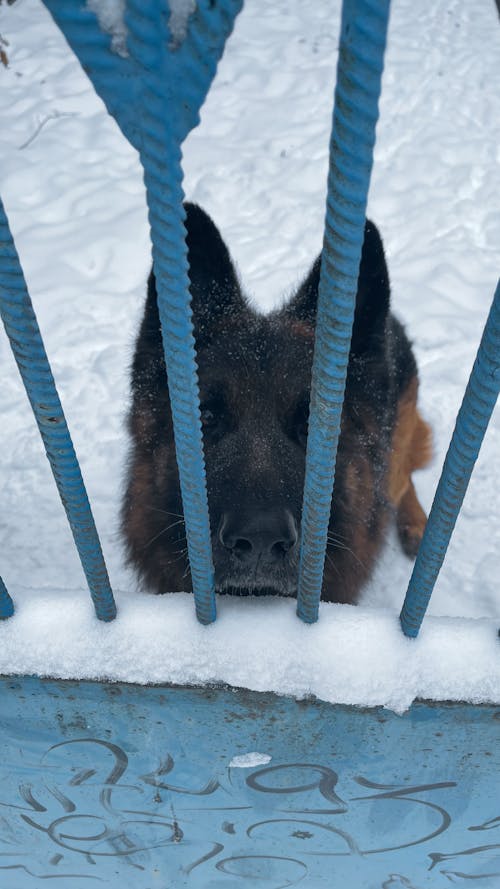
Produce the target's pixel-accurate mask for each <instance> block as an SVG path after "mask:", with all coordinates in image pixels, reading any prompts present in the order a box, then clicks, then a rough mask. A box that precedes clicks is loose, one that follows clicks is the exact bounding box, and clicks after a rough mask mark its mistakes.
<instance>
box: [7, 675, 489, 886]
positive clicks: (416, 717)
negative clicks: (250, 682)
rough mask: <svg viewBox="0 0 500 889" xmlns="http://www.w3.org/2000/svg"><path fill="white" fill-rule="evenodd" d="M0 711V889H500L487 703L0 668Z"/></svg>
mask: <svg viewBox="0 0 500 889" xmlns="http://www.w3.org/2000/svg"><path fill="white" fill-rule="evenodd" d="M0 714H1V715H0V886H2V889H41V887H56V886H57V887H61V886H62V887H64V889H84V887H88V886H91V885H93V884H95V885H96V886H106V887H113V889H115V887H116V889H118V887H120V889H128V887H130V889H157V887H158V889H171V887H193V889H198V887H204V889H206V887H210V889H224V887H226V889H227V887H229V889H235V887H242V889H251V887H252V889H255V887H264V889H280V887H286V886H295V885H299V884H300V885H301V886H303V887H307V889H316V887H318V889H319V887H323V886H324V887H328V889H351V887H352V889H424V887H436V889H441V887H442V889H449V887H450V885H455V883H458V884H459V885H464V886H474V887H482V889H498V887H499V886H500V841H499V838H498V834H499V831H500V821H499V815H500V812H499V801H500V768H499V766H500V762H499V760H500V750H499V745H498V738H499V734H500V709H499V708H493V707H487V706H477V707H470V706H465V705H464V706H461V705H449V706H443V705H439V706H427V705H425V704H416V705H414V706H413V707H412V709H411V710H410V711H409V712H408V713H407V714H405V715H404V716H402V717H399V716H395V715H394V714H392V713H390V712H388V711H384V710H382V709H378V710H366V711H364V710H358V709H354V708H348V707H340V706H332V705H327V704H322V703H319V702H302V703H301V702H296V701H294V700H291V699H288V698H277V697H274V696H272V695H264V694H258V693H254V692H244V691H234V690H227V689H212V690H211V689H205V690H203V689H186V688H183V689H181V688H159V687H157V688H141V687H134V686H125V685H109V684H92V683H85V682H80V683H76V682H75V683H71V682H57V681H43V680H40V679H4V680H1V681H0ZM248 753H258V754H261V757H260V760H261V761H260V763H257V764H255V765H253V766H249V767H246V768H244V767H243V768H242V767H238V765H237V764H236V765H235V764H234V758H235V757H238V756H239V757H241V756H244V755H245V754H248ZM268 757H270V759H269V760H268V761H266V760H267V758H268ZM237 762H238V761H237V760H236V763H237ZM231 763H233V764H231Z"/></svg>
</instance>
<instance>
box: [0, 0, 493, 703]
mask: <svg viewBox="0 0 500 889" xmlns="http://www.w3.org/2000/svg"><path fill="white" fill-rule="evenodd" d="M93 3H94V0H90V3H89V5H91V4H93ZM100 5H101V6H102V12H103V14H104V10H105V7H106V9H107V11H108V13H109V10H110V9H111V6H112V5H114V4H111V3H110V4H109V6H108V3H106V4H105V6H104V5H102V4H100ZM182 6H183V8H184V10H186V9H187V7H188V6H189V3H187V4H182ZM339 10H340V2H339V0H321V2H318V3H315V4H300V3H289V0H276V2H274V3H272V4H269V3H267V2H265V0H247V3H246V6H245V9H244V11H243V12H242V14H241V15H240V16H239V18H238V20H237V23H236V28H235V31H234V34H233V35H232V36H231V38H230V40H229V42H228V46H227V49H226V53H225V56H224V59H223V60H222V62H221V64H220V66H219V70H218V73H217V77H216V81H215V83H214V85H213V88H212V90H211V91H210V93H209V96H208V99H207V102H206V104H205V106H204V108H203V110H202V115H201V118H202V120H201V125H200V126H199V127H198V128H197V129H196V130H195V131H194V132H193V133H192V134H191V135H190V136H189V138H188V139H187V141H186V143H185V145H184V151H183V154H184V169H185V190H186V194H187V196H188V197H189V198H190V199H192V200H195V201H197V202H198V203H200V204H201V205H202V206H204V207H205V208H206V209H207V211H208V212H209V213H210V214H211V215H212V216H213V217H214V219H215V220H216V222H217V224H218V225H219V226H220V228H221V231H222V232H223V235H224V237H225V238H226V240H227V242H228V243H229V246H230V248H231V251H232V253H233V255H234V257H235V259H236V261H237V264H238V266H239V270H240V273H241V277H242V279H243V282H244V284H245V285H246V287H247V289H248V290H249V291H250V293H251V294H253V297H254V298H255V300H256V302H258V304H259V305H260V306H262V307H263V308H265V309H266V308H270V307H271V306H273V305H276V303H277V302H279V301H280V300H281V299H282V298H283V294H284V293H285V294H286V293H289V292H290V291H291V290H292V288H293V287H294V285H295V284H296V283H297V282H298V281H299V279H300V277H301V275H303V274H304V272H305V270H306V268H307V267H308V266H309V265H310V263H311V261H312V259H313V258H314V256H315V253H316V252H317V250H318V249H319V247H320V244H321V233H322V219H323V214H324V203H325V192H326V171H327V161H328V140H329V132H330V123H331V101H332V94H333V83H334V76H335V65H336V56H337V40H338V24H339ZM171 11H172V12H173V11H174V10H173V7H172V6H171ZM188 15H189V12H188ZM112 24H113V23H112V22H110V21H109V20H108V23H107V25H105V24H103V27H109V28H111V26H112ZM497 28H498V22H497V17H496V11H495V6H494V4H493V3H492V2H491V0H477V2H476V3H474V4H473V5H472V6H467V5H465V4H461V3H459V2H458V0H436V3H434V4H431V5H427V6H426V7H425V9H424V8H423V7H422V6H421V5H420V4H415V3H413V2H412V0H394V2H393V4H392V13H391V23H390V29H389V46H388V52H387V58H386V69H385V73H384V82H383V91H382V100H381V118H380V122H379V125H378V130H377V145H376V149H375V166H374V172H373V178H372V185H371V190H370V198H369V214H371V215H372V217H373V218H374V220H375V221H376V222H377V224H378V225H379V227H380V229H381V231H382V234H383V237H384V242H385V245H386V252H387V255H388V262H389V270H390V273H391V279H392V287H393V306H394V308H395V311H396V313H397V314H398V315H399V317H401V318H402V319H403V320H404V321H405V323H407V325H408V329H409V331H410V334H411V336H412V338H413V340H414V346H415V351H416V355H417V358H418V362H419V367H420V376H421V409H422V412H423V414H424V416H425V417H426V419H428V420H429V421H430V423H431V424H432V426H433V429H434V433H435V456H434V460H433V462H432V465H431V466H430V467H429V468H427V469H426V470H424V471H423V472H421V473H418V474H417V477H416V486H417V489H418V494H419V497H420V499H421V501H422V503H423V504H424V506H425V507H426V508H427V509H428V508H429V506H430V503H431V501H432V496H433V492H434V490H435V486H436V483H437V480H438V478H439V473H440V469H441V465H442V461H443V459H444V455H445V452H446V448H447V444H448V441H449V438H450V435H451V432H452V429H453V425H454V421H455V416H456V412H457V410H458V407H459V405H460V401H461V398H462V395H463V391H464V388H465V384H466V382H467V378H468V375H469V372H470V369H471V367H472V363H473V360H474V356H475V352H476V348H477V344H478V342H479V339H480V335H481V331H482V328H483V325H484V322H485V319H486V316H487V313H488V310H489V306H490V303H491V299H492V295H493V292H494V289H495V285H496V280H497V277H498V231H499V229H500V211H499V207H498V197H497V190H496V189H495V188H494V183H496V182H497V179H498V160H499V153H498V145H500V96H499V92H498V89H497V84H498V71H499V70H500V46H499V45H498V40H497V33H498V32H497ZM0 34H1V35H2V37H3V38H4V39H6V40H8V47H7V51H8V57H9V67H8V68H4V67H3V66H0V78H1V84H2V88H1V89H0V119H1V120H2V121H3V122H4V124H3V126H2V128H1V129H0V192H1V194H2V197H3V200H4V202H5V207H6V210H7V213H8V216H9V220H10V223H11V227H12V230H13V232H14V235H15V238H16V243H17V246H18V249H19V253H20V255H21V259H22V262H23V267H24V270H25V275H26V278H27V281H28V286H29V288H30V292H31V295H32V298H33V303H34V306H35V309H36V312H37V315H38V318H39V321H40V326H41V329H42V333H43V336H44V339H45V343H46V347H47V351H48V354H49V356H50V358H51V363H52V368H53V371H54V375H55V378H56V382H57V385H58V388H59V392H60V395H61V400H62V402H63V405H64V409H65V411H66V415H67V419H68V423H69V426H70V429H71V433H72V437H73V440H74V443H75V446H76V450H77V453H78V455H79V458H80V461H81V465H82V471H83V474H84V477H85V481H86V484H87V489H88V493H89V497H90V500H91V503H92V506H93V510H94V515H95V518H96V523H97V526H98V529H99V533H100V536H101V540H102V544H103V550H104V553H105V557H106V562H107V565H108V569H109V573H110V578H111V582H112V586H113V589H114V591H115V594H116V598H117V602H118V608H119V617H118V619H117V621H116V622H115V623H114V624H113V625H110V626H102V625H100V624H99V623H98V622H97V621H96V620H95V618H94V616H93V614H92V608H91V604H90V600H89V597H88V593H86V591H85V584H84V579H83V576H82V572H81V567H80V565H79V561H78V556H77V554H76V552H75V549H74V546H73V542H72V538H71V534H70V531H69V529H68V526H67V523H66V519H65V515H64V512H63V510H62V507H61V505H60V503H59V501H58V497H57V492H56V489H55V486H54V482H53V479H52V476H51V473H50V469H49V467H48V464H47V461H46V459H45V456H44V453H43V447H42V445H41V442H40V440H39V436H38V432H37V430H36V427H35V424H34V421H33V418H32V415H31V413H30V409H29V406H28V403H27V399H26V396H25V393H24V390H23V388H22V385H21V383H20V380H19V376H18V373H17V369H16V367H15V364H14V361H13V358H12V355H11V353H10V348H9V346H8V344H7V341H6V339H5V337H4V336H3V332H2V333H1V335H0V363H1V366H2V386H1V388H0V414H1V417H2V424H1V431H0V503H1V504H2V510H1V514H0V539H1V540H2V562H1V566H0V570H1V572H2V576H3V577H4V580H5V582H6V584H7V587H8V589H9V591H10V592H11V594H12V595H13V597H14V599H15V602H16V606H17V613H16V615H15V617H14V618H13V619H12V620H10V621H8V622H5V624H4V625H2V626H1V627H0V635H1V637H2V640H1V642H0V672H13V673H31V672H36V673H40V674H43V675H55V676H61V677H65V676H66V677H69V676H86V677H89V678H99V677H100V678H102V677H108V678H110V679H124V680H125V679H127V680H130V681H137V682H193V683H196V684H199V683H204V682H228V683H231V684H233V685H237V686H245V687H248V688H258V689H260V690H263V689H267V690H274V691H278V692H281V693H287V694H295V695H297V696H303V695H308V694H315V695H318V697H321V698H324V699H325V700H332V701H335V700H337V701H342V702H349V703H354V704H360V705H361V704H363V705H368V704H385V705H386V706H389V707H393V708H394V709H396V710H398V712H399V711H401V710H402V709H404V707H406V706H408V705H409V703H411V700H413V698H414V697H415V696H423V697H429V698H435V699H438V698H445V699H467V700H471V701H480V700H490V701H493V700H495V701H500V676H499V673H498V669H499V668H498V662H499V657H498V640H497V639H496V628H497V626H498V620H499V618H500V596H499V591H498V577H499V575H500V557H499V552H500V498H499V495H498V492H499V490H500V460H499V454H500V416H499V411H498V409H497V410H496V411H495V413H494V415H493V418H492V421H491V424H490V428H489V430H488V433H487V436H486V439H485V442H484V444H483V448H482V451H481V454H480V457H479V460H478V463H477V466H476V469H475V471H474V474H473V477H472V481H471V484H470V487H469V490H468V493H467V495H466V498H465V502H464V507H463V510H462V513H461V515H460V517H459V520H458V522H457V526H456V529H455V532H454V535H453V538H452V543H451V546H450V549H449V552H448V555H447V557H446V561H445V565H444V567H443V570H442V572H441V575H440V577H439V579H438V582H437V585H436V589H435V592H434V595H433V598H432V601H431V605H430V609H429V616H428V617H427V618H426V620H425V622H424V626H423V630H422V632H421V635H420V636H419V638H418V639H417V640H416V641H410V640H407V639H405V638H404V637H403V635H402V634H401V631H400V629H399V625H398V620H397V615H398V613H399V610H400V607H401V604H402V600H403V597H404V592H405V589H406V585H407V583H408V579H409V575H410V571H411V564H410V563H409V562H408V560H407V559H406V558H405V557H404V556H403V555H402V553H401V552H400V549H399V546H398V543H397V541H396V538H395V535H391V536H390V538H389V541H388V544H387V547H386V550H385V552H384V555H383V557H382V558H381V560H380V563H379V565H378V567H377V570H376V572H375V575H374V577H373V579H372V581H371V582H370V584H369V585H368V587H367V588H366V590H365V592H364V595H363V601H362V604H361V606H360V607H358V608H357V609H355V608H348V607H346V606H333V605H322V607H321V617H320V621H319V623H318V625H317V626H314V627H306V626H303V625H302V624H301V623H300V622H299V621H298V620H297V618H296V617H295V612H294V603H292V602H287V601H275V600H269V601H262V600H258V601H256V602H247V601H244V600H241V599H238V600H237V601H231V600H229V599H226V598H223V599H221V600H219V602H218V615H219V616H218V620H217V623H216V624H215V626H212V627H209V628H202V627H200V626H198V625H197V624H196V622H195V619H194V613H193V603H192V600H191V598H190V597H188V596H183V595H177V596H165V597H161V598H159V599H156V598H154V597H151V596H148V595H145V594H144V593H142V592H140V591H138V590H137V582H136V579H135V577H134V575H133V574H132V573H131V572H130V571H129V570H128V569H127V568H126V566H125V565H124V560H123V550H122V547H121V542H120V538H119V534H118V511H119V501H120V492H121V489H122V480H123V475H124V467H125V460H126V453H127V441H126V436H125V432H124V417H125V413H126V409H127V403H128V379H127V374H128V366H129V363H130V360H131V355H132V349H133V342H134V336H135V332H136V331H137V327H138V322H139V317H140V314H141V308H142V304H143V299H144V293H145V281H146V277H147V274H148V269H149V264H150V244H149V232H148V227H147V219H146V207H145V198H144V188H143V184H142V175H141V170H140V166H139V162H138V158H137V155H136V153H135V152H134V150H133V149H132V148H131V147H130V146H129V145H128V143H126V141H125V140H124V138H123V137H122V136H121V134H120V132H119V130H118V127H117V126H116V124H115V123H114V122H113V121H112V120H111V119H110V118H109V117H108V116H107V114H106V112H105V110H104V108H103V105H102V103H101V102H100V100H99V99H98V98H97V97H96V95H95V93H94V92H93V90H92V88H91V86H90V85H89V82H88V80H87V78H86V76H85V74H84V72H83V71H82V69H81V67H80V65H79V64H78V62H77V61H76V59H75V57H74V56H73V55H72V53H71V51H70V50H69V48H68V46H67V44H66V42H65V40H64V38H63V37H62V36H61V34H60V33H59V32H58V30H57V28H56V27H55V26H54V24H53V23H52V20H51V18H50V16H49V14H48V13H47V11H46V10H45V8H44V7H43V6H42V4H41V3H40V2H39V0H16V3H14V4H13V5H12V6H7V5H6V4H0Z"/></svg>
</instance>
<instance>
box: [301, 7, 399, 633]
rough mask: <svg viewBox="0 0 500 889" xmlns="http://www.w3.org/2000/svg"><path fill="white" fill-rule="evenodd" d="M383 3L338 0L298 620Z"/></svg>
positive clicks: (319, 515)
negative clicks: (340, 2)
mask: <svg viewBox="0 0 500 889" xmlns="http://www.w3.org/2000/svg"><path fill="white" fill-rule="evenodd" d="M389 5H390V0H344V3H343V8H342V23H341V36H340V48H339V61H338V68H337V85H336V89H335V108H334V113H333V128H332V136H331V142H330V170H329V176H328V198H327V210H326V227H325V236H324V243H323V258H322V261H321V277H320V285H319V300H318V315H317V322H316V345H315V352H314V364H313V373H312V386H311V405H310V415H309V435H308V442H307V465H306V480H305V486H304V501H303V510H302V541H301V558H300V576H299V590H298V600H297V614H298V615H299V617H301V618H302V620H304V621H306V622H307V623H312V622H314V621H315V620H317V618H318V608H319V600H320V596H321V586H322V581H323V568H324V562H325V552H326V540H327V531H328V522H329V518H330V507H331V499H332V489H333V482H334V478H335V458H336V454H337V444H338V439H339V433H340V419H341V413H342V403H343V400H344V388H345V378H346V371H347V363H348V359H349V347H350V342H351V333H352V323H353V317H354V305H355V298H356V290H357V281H358V272H359V262H360V258H361V249H362V246H363V236H364V225H365V214H366V202H367V195H368V187H369V184H370V175H371V169H372V163H373V146H374V144H375V125H376V122H377V118H378V99H379V95H380V83H381V77H382V69H383V61H384V49H385V44H386V35H387V25H388V21H389Z"/></svg>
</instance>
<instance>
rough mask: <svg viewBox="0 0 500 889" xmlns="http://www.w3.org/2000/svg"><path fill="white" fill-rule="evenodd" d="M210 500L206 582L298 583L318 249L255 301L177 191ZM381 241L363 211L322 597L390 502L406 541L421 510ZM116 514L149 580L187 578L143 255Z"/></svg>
mask: <svg viewBox="0 0 500 889" xmlns="http://www.w3.org/2000/svg"><path fill="white" fill-rule="evenodd" d="M185 210H186V222H185V226H186V232H187V247H188V258H189V278H190V291H191V296H192V310H193V323H194V330H195V338H196V344H197V361H198V370H199V384H200V405H201V421H202V429H203V439H204V448H205V458H206V471H207V489H208V503H209V510H210V519H211V529H212V548H213V558H214V567H215V581H216V589H217V591H218V592H230V593H239V594H247V593H250V594H263V593H273V594H275V595H276V594H278V595H282V596H294V595H296V592H297V577H298V550H299V538H300V521H301V509H302V493H303V487H304V469H305V453H306V442H307V430H308V425H307V424H308V412H309V392H310V382H311V366H312V358H313V347H314V337H315V321H316V305H317V299H318V285H319V275H320V265H321V254H320V255H319V256H318V258H317V259H316V262H315V263H314V265H313V266H312V268H311V270H310V272H309V274H308V275H307V277H306V279H305V281H304V282H303V283H302V285H301V286H300V287H299V288H298V290H297V292H296V293H295V295H294V296H293V298H292V299H291V301H290V302H289V303H288V304H286V305H284V307H282V308H281V309H279V310H277V311H274V312H272V313H271V314H269V315H266V316H263V315H261V314H259V313H258V312H256V311H255V310H254V309H253V308H251V307H250V305H249V303H248V301H247V300H246V298H245V296H244V294H243V293H242V290H241V288H240V284H239V281H238V277H237V275H236V272H235V269H234V265H233V263H232V261H231V257H230V255H229V252H228V249H227V247H226V245H225V243H224V241H223V240H222V237H221V235H220V233H219V231H218V229H217V228H216V226H215V225H214V223H213V222H212V220H211V219H210V218H209V216H208V215H207V214H206V213H205V212H204V211H203V210H202V209H201V208H200V207H197V206H195V205H193V204H186V205H185ZM389 297H390V288H389V277H388V272H387V266H386V261H385V256H384V249H383V246H382V241H381V238H380V235H379V233H378V231H377V228H376V227H375V225H374V224H373V223H372V222H369V221H367V222H366V225H365V234H364V245H363V250H362V257H361V265H360V271H359V280H358V290H357V298H356V310H355V318H354V326H353V335H352V343H351V351H350V355H349V366H348V371H347V382H346V392H345V401H344V406H343V411H342V422H341V434H340V440H339V446H338V456H337V465H336V474H335V486H334V491H333V499H332V507H331V514H330V524H329V529H328V549H327V559H326V564H325V573H324V580H323V588H322V599H323V600H324V601H328V602H348V603H355V602H356V601H357V600H358V597H359V594H360V590H361V589H362V586H363V584H364V583H365V582H366V581H367V579H368V578H369V576H370V574H371V572H372V570H373V567H374V564H375V561H376V558H377V555H378V553H379V551H380V548H381V546H382V543H383V540H384V535H385V531H386V528H387V525H388V521H389V517H390V516H391V514H393V515H395V519H396V524H397V530H398V534H399V540H400V542H401V546H402V548H403V550H404V552H405V553H407V554H408V556H415V554H416V551H417V549H418V545H419V543H420V540H421V537H422V533H423V530H424V526H425V521H426V518H425V514H424V512H423V510H422V507H421V506H420V504H419V502H418V500H417V496H416V493H415V489H414V487H413V483H412V478H411V474H412V471H413V470H414V469H418V468H420V467H422V466H424V465H425V464H426V463H427V461H428V459H429V456H430V430H429V427H428V426H427V424H426V423H425V422H424V421H423V420H422V418H421V417H420V415H419V413H418V411H417V406H416V403H417V388H418V378H417V367H416V363H415V358H414V356H413V352H412V349H411V345H410V343H409V341H408V338H407V336H406V334H405V332H404V329H403V327H402V326H401V324H400V323H399V321H397V320H396V318H394V316H393V315H392V314H391V312H390V310H389ZM129 431H130V435H131V439H132V450H131V459H130V465H129V472H128V482H127V486H126V492H125V497H124V502H123V508H122V529H123V534H124V537H125V541H126V545H127V550H128V556H129V560H130V562H131V563H132V564H133V565H134V566H135V567H136V569H137V570H138V572H139V575H140V576H141V578H142V580H143V582H144V583H145V585H146V586H147V587H148V588H149V589H151V590H152V591H154V592H156V593H163V592H168V591H170V592H176V591H179V590H187V591H189V590H190V589H191V583H190V575H189V566H188V561H187V549H186V538H185V528H184V522H183V508H182V499H181V494H180V487H179V478H178V474H177V465H176V459H175V444H174V435H173V428H172V417H171V412H170V403H169V394H168V387H167V375H166V370H165V361H164V356H163V347H162V339H161V331H160V320H159V314H158V305H157V293H156V283H155V276H154V269H153V271H152V272H151V275H150V277H149V282H148V294H147V300H146V307H145V312H144V317H143V321H142V325H141V328H140V332H139V336H138V338H137V344H136V350H135V357H134V359H133V365H132V406H131V410H130V416H129Z"/></svg>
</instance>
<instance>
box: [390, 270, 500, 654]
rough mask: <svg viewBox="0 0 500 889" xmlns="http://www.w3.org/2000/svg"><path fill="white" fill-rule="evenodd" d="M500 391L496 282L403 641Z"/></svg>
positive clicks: (406, 610) (422, 607)
mask: <svg viewBox="0 0 500 889" xmlns="http://www.w3.org/2000/svg"><path fill="white" fill-rule="evenodd" d="M499 391H500V281H499V282H498V284H497V289H496V291H495V296H494V297H493V305H492V307H491V310H490V313H489V315H488V319H487V321H486V326H485V328H484V332H483V336H482V339H481V343H480V345H479V349H478V353H477V357H476V360H475V362H474V366H473V368H472V372H471V375H470V379H469V383H468V385H467V389H466V390H465V395H464V398H463V401H462V405H461V407H460V410H459V412H458V416H457V421H456V425H455V429H454V432H453V436H452V439H451V442H450V446H449V448H448V453H447V455H446V459H445V461H444V465H443V471H442V473H441V478H440V480H439V484H438V486H437V489H436V494H435V497H434V502H433V504H432V508H431V511H430V515H429V518H428V521H427V526H426V529H425V532H424V536H423V539H422V543H421V544H420V549H419V551H418V555H417V560H416V562H415V565H414V567H413V573H412V576H411V578H410V583H409V586H408V590H407V593H406V598H405V601H404V605H403V609H402V611H401V616H400V619H401V626H402V627H403V631H404V633H405V635H406V636H412V637H415V636H416V635H417V634H418V631H419V629H420V626H421V624H422V620H423V618H424V615H425V612H426V609H427V606H428V604H429V599H430V597H431V594H432V590H433V589H434V584H435V583H436V580H437V576H438V574H439V571H440V569H441V565H442V564H443V561H444V557H445V555H446V550H447V548H448V543H449V541H450V537H451V535H452V533H453V529H454V527H455V522H456V520H457V517H458V514H459V512H460V508H461V506H462V502H463V499H464V496H465V492H466V490H467V486H468V484H469V480H470V477H471V474H472V470H473V468H474V464H475V462H476V460H477V456H478V454H479V450H480V448H481V444H482V441H483V438H484V434H485V432H486V429H487V426H488V423H489V420H490V417H491V414H492V412H493V408H494V407H495V403H496V400H497V398H498V393H499Z"/></svg>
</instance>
